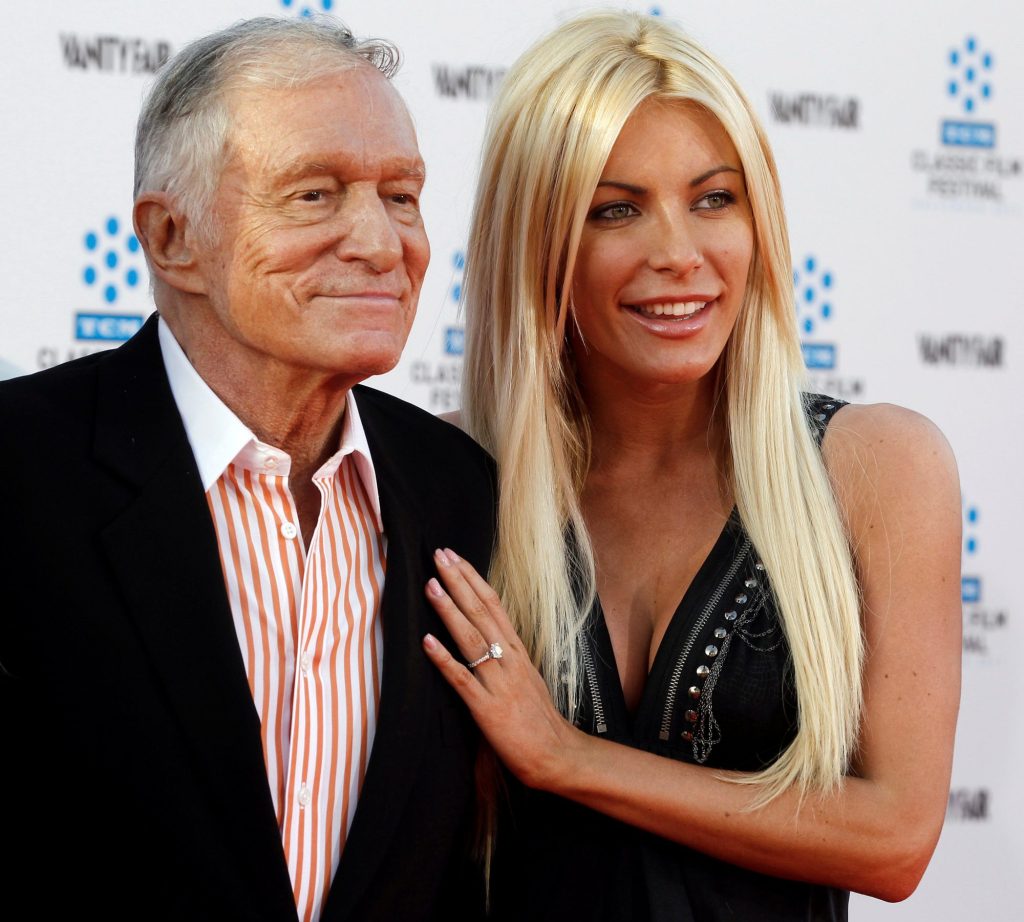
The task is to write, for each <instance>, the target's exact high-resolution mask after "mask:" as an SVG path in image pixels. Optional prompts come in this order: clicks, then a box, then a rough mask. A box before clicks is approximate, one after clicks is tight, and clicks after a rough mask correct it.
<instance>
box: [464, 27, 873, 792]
mask: <svg viewBox="0 0 1024 922" xmlns="http://www.w3.org/2000/svg"><path fill="white" fill-rule="evenodd" d="M650 98H657V99H661V100H677V101H684V100H685V101H688V102H691V103H695V104H698V105H700V106H702V107H703V108H704V109H706V110H707V111H708V112H710V113H711V114H712V115H714V116H715V117H716V118H717V119H718V121H719V122H720V123H721V124H722V126H723V127H724V129H725V130H726V132H727V133H728V135H729V137H730V138H731V139H732V142H733V144H734V146H735V148H736V151H737V152H738V154H739V157H740V160H741V162H742V165H743V170H744V174H745V177H746V186H747V193H748V197H749V201H750V207H751V212H752V215H753V222H754V239H755V245H754V256H753V261H752V264H751V266H750V271H749V274H748V281H747V290H746V294H745V301H744V306H743V308H742V310H741V311H740V314H739V319H738V320H737V323H736V327H735V330H734V331H733V334H732V336H731V338H730V340H729V343H728V345H727V347H726V350H725V353H724V355H723V357H722V359H721V366H720V368H719V369H718V371H719V377H718V380H719V381H720V382H722V393H721V394H720V396H719V399H718V403H717V406H718V410H717V411H716V412H719V413H721V414H724V417H723V421H724V423H725V426H724V429H725V431H726V433H727V449H726V450H727V457H726V469H727V477H728V478H729V486H730V488H731V490H732V493H733V495H734V497H735V500H736V505H737V508H738V511H739V514H740V517H741V520H742V523H743V526H744V527H745V529H746V530H747V533H748V534H749V536H750V538H751V540H752V541H753V544H754V546H755V548H756V549H757V553H758V555H759V558H760V559H761V560H762V561H763V563H764V565H765V567H766V569H767V572H768V575H769V577H770V579H771V584H772V588H773V590H774V593H775V597H776V601H777V604H778V610H779V614H780V617H781V621H782V625H783V629H784V631H785V634H786V637H787V640H788V642H789V646H790V649H791V651H792V663H793V674H794V678H795V682H796V691H797V698H798V701H799V725H798V729H797V732H796V737H795V739H794V740H793V742H792V743H791V745H790V746H789V747H788V748H787V749H786V750H785V751H784V752H783V753H782V754H781V755H780V756H779V758H778V759H777V760H776V761H775V762H774V763H773V764H772V765H770V766H768V767H767V768H765V769H764V770H763V771H761V772H759V773H757V774H755V775H753V776H750V777H749V779H748V780H749V781H750V782H751V783H753V784H755V785H757V792H756V794H755V796H754V799H753V802H754V803H755V804H760V803H764V802H766V801H768V800H770V799H772V798H773V797H775V796H776V795H777V794H779V793H780V792H781V791H783V790H785V789H787V788H789V787H790V786H792V785H796V786H797V787H798V788H799V790H800V791H801V793H803V792H805V791H807V790H809V789H814V790H819V791H828V790H831V789H833V788H834V787H835V786H836V785H837V784H838V783H839V781H840V779H841V778H842V776H843V775H844V774H845V773H846V772H847V771H848V769H849V766H850V762H851V759H852V756H853V750H854V747H855V745H856V737H857V731H858V724H859V719H860V711H861V683H860V674H861V662H862V639H861V627H860V615H859V596H858V589H857V584H856V580H855V577H854V568H853V562H852V557H851V552H850V548H849V545H848V542H847V537H846V534H845V532H844V529H843V525H842V521H841V519H840V515H839V512H838V510H837V507H836V503H835V500H834V497H833V494H832V490H831V488H830V485H829V482H828V478H827V475H826V473H825V470H824V468H823V465H822V461H821V457H820V454H819V451H818V449H817V447H816V445H815V442H814V439H813V437H812V435H811V434H810V431H809V428H808V423H807V419H806V416H805V412H804V407H803V403H802V397H801V384H802V382H803V380H804V365H803V359H802V355H801V351H800V345H799V341H798V335H797V328H796V317H795V310H794V304H793V287H792V277H791V274H790V273H791V262H790V253H789V243H788V237H787V230H786V219H785V214H784V212H783V208H782V199H781V193H780V188H779V180H778V174H777V171H776V167H775V162H774V159H773V157H772V153H771V150H770V148H769V146H768V141H767V139H766V137H765V134H764V130H763V129H762V127H761V125H760V124H759V122H758V120H757V118H756V116H755V115H754V113H753V110H752V108H751V106H750V103H749V102H748V101H747V99H746V98H745V97H744V95H743V93H742V91H741V90H740V88H739V87H738V86H737V85H736V83H735V81H734V80H733V79H732V77H731V76H730V75H729V74H728V73H727V72H726V71H725V70H724V69H723V68H722V66H721V65H720V64H718V62H717V61H715V60H714V58H712V57H711V56H710V55H709V54H708V53H707V52H706V51H704V50H703V49H702V48H701V47H699V46H698V45H696V44H695V43H694V42H693V41H692V40H690V39H689V38H687V37H686V36H685V35H683V34H681V33H680V32H679V31H678V30H677V29H675V28H673V27H671V26H669V25H667V24H665V23H664V22H662V21H660V20H658V19H652V18H650V17H646V16H642V15H638V14H634V13H625V12H601V13H593V14H589V15H585V16H583V17H580V18H578V19H575V20H572V21H570V22H568V23H566V24H564V25H562V26H560V27H559V28H558V29H556V30H555V31H554V32H552V33H551V34H550V35H548V36H547V37H545V38H544V39H542V40H541V41H540V42H539V43H538V44H536V45H535V46H534V47H533V48H531V49H530V50H529V51H527V52H526V54H524V55H523V56H522V57H521V58H520V59H519V61H518V62H517V63H516V64H515V65H514V66H513V67H512V69H511V70H510V71H509V72H508V74H507V75H506V77H505V79H504V82H503V84H502V89H501V92H500V94H499V96H498V99H497V100H496V102H495V105H494V108H493V110H492V112H491V116H490V121H489V125H488V133H487V139H486V142H485V147H484V154H483V165H482V173H481V177H480V182H479V187H478V192H477V198H476V206H475V211H474V216H473V223H472V229H471V232H470V240H469V250H468V256H467V269H466V278H465V283H464V293H465V294H464V298H465V310H466V329H467V338H468V344H467V350H466V355H467V358H466V364H465V368H464V379H463V400H464V410H463V414H464V419H465V425H466V426H467V428H468V429H469V431H470V432H471V433H472V435H473V436H475V437H476V438H477V439H478V440H479V441H480V442H481V444H483V445H484V446H485V447H486V448H487V449H488V450H489V451H490V452H491V453H492V454H493V455H494V457H495V459H496V460H497V462H498V470H499V478H500V488H501V499H500V508H499V525H498V536H499V538H498V551H497V556H496V559H495V561H494V566H493V570H492V576H493V580H494V584H495V587H496V589H497V590H498V591H499V593H500V594H501V596H502V598H503V599H504V602H505V605H506V607H507V609H508V612H509V615H510V617H511V619H512V621H513V623H514V624H515V626H516V628H517V629H518V631H519V633H520V635H521V637H522V638H523V641H524V643H525V644H526V647H527V649H528V650H529V651H530V653H531V655H532V657H533V659H534V662H535V663H536V665H537V666H538V667H539V668H540V670H541V672H542V673H543V675H544V677H545V679H546V681H547V683H548V686H549V688H550V691H551V695H552V697H553V699H554V700H555V702H556V703H557V705H558V706H559V707H560V708H561V709H562V711H563V712H564V713H565V714H566V715H567V716H570V717H572V716H573V715H574V713H575V709H576V707H577V703H578V699H579V690H580V687H581V676H580V665H579V649H578V635H579V632H580V630H581V627H582V623H583V620H584V617H585V615H586V612H587V611H588V610H589V608H590V606H591V604H592V603H593V600H594V596H595V588H594V587H595V575H594V559H593V552H592V549H591V544H590V540H589V538H588V535H587V530H586V528H585V526H584V524H583V518H582V514H581V510H580V493H581V490H582V487H583V482H584V479H585V477H586V474H587V467H588V463H589V434H588V428H587V413H586V408H585V407H584V406H583V404H582V401H581V399H580V395H579V393H578V391H577V388H576V383H575V380H574V377H573V373H572V370H571V367H570V365H569V364H568V363H567V347H566V324H567V323H568V322H569V303H570V299H569V293H570V291H571V288H572V279H573V270H574V266H575V262H576V255H577V251H578V248H579V242H580V233H581V230H582V228H583V225H584V220H585V217H586V214H587V211H588V208H589V206H590V202H591V197H592V195H593V192H594V189H595V188H596V186H597V183H598V180H599V179H600V176H601V172H602V170H603V169H604V165H605V162H606V160H607V158H608V155H609V153H610V152H611V149H612V146H613V145H614V143H615V140H616V138H617V137H618V135H619V132H620V130H621V129H622V127H623V125H624V124H625V122H626V120H627V119H628V118H629V116H630V114H631V113H632V112H633V111H634V110H635V109H636V107H637V106H638V105H639V104H640V103H641V102H643V101H644V100H646V99H650Z"/></svg>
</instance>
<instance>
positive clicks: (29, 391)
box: [0, 320, 494, 922]
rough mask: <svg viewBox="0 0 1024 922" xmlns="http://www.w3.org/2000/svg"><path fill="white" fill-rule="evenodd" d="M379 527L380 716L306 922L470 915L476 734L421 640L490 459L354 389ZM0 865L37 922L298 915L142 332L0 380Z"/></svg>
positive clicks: (479, 522)
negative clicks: (342, 840)
mask: <svg viewBox="0 0 1024 922" xmlns="http://www.w3.org/2000/svg"><path fill="white" fill-rule="evenodd" d="M355 394H356V400H357V402H358V404H359V412H360V416H361V418H362V421H363V424H364V427H365V429H366V434H367V439H368V441H369V444H370V450H371V453H372V455H373V462H374V467H375V469H376V473H377V478H378V489H379V493H380V502H381V512H382V516H383V520H384V528H385V532H386V534H387V538H388V558H387V574H386V578H385V585H384V595H383V600H382V604H381V618H382V625H383V634H384V665H383V675H382V691H381V700H380V709H379V715H378V725H377V730H376V737H375V739H374V743H373V749H372V752H371V756H370V761H369V765H368V768H367V774H366V780H365V783H364V786H363V790H362V793H361V797H360V801H359V805H358V809H357V812H356V816H355V819H354V821H353V825H352V829H351V832H350V835H349V838H348V841H347V844H346V847H345V851H344V854H343V856H342V858H341V861H340V864H339V867H338V869H337V872H336V874H335V876H334V880H333V883H332V885H331V889H330V894H329V897H328V900H327V903H326V905H325V908H324V912H323V915H322V918H323V919H324V920H325V922H341V920H363V919H367V920H371V919H386V920H417V919H423V920H428V919H437V918H441V917H444V918H446V919H448V918H463V917H465V916H470V917H472V916H474V915H479V914H481V885H480V880H479V873H478V872H477V870H475V868H474V866H473V864H472V862H471V860H470V858H469V850H470V844H471V843H470V839H471V832H472V811H473V758H474V753H475V747H476V744H477V735H476V731H475V728H474V727H473V725H472V722H471V720H470V719H469V716H468V714H467V712H466V710H465V708H464V707H463V705H462V704H461V702H460V701H459V700H458V699H457V697H456V696H455V695H454V693H453V692H452V691H451V690H450V689H449V688H448V687H447V686H446V684H445V682H444V681H443V680H442V679H441V677H440V675H439V674H437V673H436V671H435V670H434V667H433V666H432V665H431V664H430V663H429V662H428V661H427V660H426V658H425V656H424V654H423V652H422V650H421V647H420V641H421V638H422V636H423V634H424V633H426V632H427V631H431V632H433V633H434V634H436V635H438V636H440V637H442V638H446V636H447V635H446V634H445V631H444V629H443V627H442V625H441V623H440V622H439V620H438V619H437V617H436V616H435V615H434V613H433V611H432V610H431V609H430V607H429V605H428V604H427V603H426V601H425V598H424V593H423V587H424V583H425V581H426V580H427V579H428V578H429V576H430V575H431V574H432V572H433V565H432V559H431V552H432V550H433V548H435V547H444V546H449V547H453V548H455V549H457V550H458V551H459V552H460V553H461V554H463V555H465V556H466V558H467V559H468V560H470V561H472V562H473V563H474V564H475V565H476V566H477V567H479V568H481V569H486V567H487V564H488V562H489V556H490V550H491V546H492V542H493V529H494V525H493V522H494V487H493V483H494V478H493V469H492V465H491V463H490V460H489V459H488V457H487V456H486V455H485V454H484V452H483V451H482V450H481V449H480V448H479V447H478V446H476V445H475V444H474V443H473V442H472V441H471V440H469V439H468V438H466V437H465V436H464V435H463V434H462V433H461V432H459V431H458V430H457V429H455V428H454V427H452V426H449V425H447V424H446V423H443V422H440V421H438V420H436V419H434V418H433V417H431V416H430V415H429V414H426V413H424V412H422V411H420V410H418V409H416V408H414V407H411V406H410V405H408V404H405V403H403V402H401V401H399V400H396V399H394V398H392V397H389V396H387V395H385V394H382V393H379V392H375V391H372V390H370V389H368V388H362V387H360V388H357V389H356V391H355ZM0 445H2V446H3V448H2V452H0V456H2V458H0V464H2V471H3V473H2V476H0V523H2V528H0V532H2V537H0V579H2V582H0V663H2V666H3V672H2V674H0V734H2V735H0V741H2V743H0V746H2V755H0V761H2V764H3V772H4V777H3V778H2V779H0V780H2V782H3V787H2V791H0V797H2V799H3V804H4V807H3V810H4V813H3V822H2V826H0V832H2V835H3V838H4V840H5V843H6V845H7V848H8V850H10V849H11V848H12V847H13V849H14V850H15V853H16V858H15V861H14V863H13V865H8V866H7V867H6V868H4V869H3V870H0V874H3V877H4V879H3V882H2V891H3V894H4V897H5V898H4V904H6V905H4V906H3V908H2V909H0V911H2V912H3V913H4V915H7V914H8V912H9V910H10V902H11V900H12V897H13V895H14V894H17V895H19V896H21V897H23V898H24V899H26V900H27V901H28V904H29V905H30V906H32V907H34V909H35V910H36V911H35V912H33V913H32V916H33V917H34V918H72V917H79V916H82V915H86V914H90V913H88V910H93V912H94V913H95V915H96V916H98V917H99V918H101V919H129V918H130V919H138V920H158V919H175V920H202V919H218V920H228V919H246V920H248V919H252V920H294V919H295V918H296V912H295V906H294V903H293V898H292V893H291V884H290V880H289V876H288V871H287V867H286V864H285V861H284V856H283V850H282V845H281V837H280V833H279V830H278V827H277V822H276V819H275V815H274V811H273V807H272V802H271V798H270V792H269V787H268V784H267V779H266V772H265V768H264V761H263V752H262V747H261V742H260V735H259V721H258V718H257V714H256V711H255V708H254V705H253V701H252V696H251V694H250V692H249V688H248V684H247V682H246V676H245V671H244V667H243V664H242V658H241V653H240V651H239V647H238V641H237V638H236V635H235V632H234V628H233V625H232V621H231V613H230V607H229V604H228V600H227V596H226V593H225V589H224V580H223V575H222V572H221V566H220V560H219V556H218V551H217V541H216V534H215V532H214V529H213V525H212V521H211V518H210V514H209V510H208V507H207V504H206V499H205V496H204V494H203V490H202V486H201V483H200V480H199V475H198V471H197V468H196V463H195V459H194V458H193V456H192V452H191V450H190V448H189V444H188V441H187V438H186V435H185V432H184V429H183V426H182V423H181V419H180V416H179V415H178V412H177V408H176V406H175V404H174V400H173V398H172V396H171V392H170V388H169V385H168V382H167V378H166V375H165V373H164V369H163V365H162V362H161V358H160V352H159V343H158V340H157V336H156V324H155V320H151V321H150V322H149V323H148V324H147V325H146V326H145V327H144V328H143V330H142V331H141V332H140V333H139V334H138V335H137V336H136V337H135V338H134V339H132V340H131V341H130V342H128V343H126V344H125V345H124V346H123V347H121V348H120V349H117V350H115V351H113V352H108V353H104V354H101V355H98V356H90V357H89V358H86V359H82V360H79V361H76V362H71V363H69V364H67V365H63V366H60V367H58V368H55V369H52V370H49V371H46V372H42V373H40V374H37V375H32V376H29V377H26V378H20V379H16V380H13V381H8V382H5V383H3V384H0Z"/></svg>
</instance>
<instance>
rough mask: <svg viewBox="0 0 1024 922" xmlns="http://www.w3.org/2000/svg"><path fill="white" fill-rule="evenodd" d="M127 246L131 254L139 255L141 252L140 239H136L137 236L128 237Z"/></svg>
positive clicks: (130, 235)
mask: <svg viewBox="0 0 1024 922" xmlns="http://www.w3.org/2000/svg"><path fill="white" fill-rule="evenodd" d="M126 246H127V247H128V252H129V253H138V252H139V238H138V237H136V236H135V234H129V235H128V240H127V241H126Z"/></svg>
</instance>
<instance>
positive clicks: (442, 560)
mask: <svg viewBox="0 0 1024 922" xmlns="http://www.w3.org/2000/svg"><path fill="white" fill-rule="evenodd" d="M434 557H435V558H437V562H438V563H439V564H441V566H442V567H450V566H451V565H452V562H451V561H450V560H449V559H448V555H447V554H445V552H444V551H442V550H441V548H438V549H437V550H436V551H434Z"/></svg>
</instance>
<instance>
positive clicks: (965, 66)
mask: <svg viewBox="0 0 1024 922" xmlns="http://www.w3.org/2000/svg"><path fill="white" fill-rule="evenodd" d="M992 63H993V58H992V52H991V51H986V52H984V53H981V52H980V51H979V50H978V41H977V39H976V38H975V37H974V36H968V37H967V38H966V39H965V40H964V46H963V49H958V48H954V49H952V50H951V51H950V52H949V66H950V67H951V68H953V71H954V73H953V76H952V78H951V79H950V80H949V82H948V83H947V84H946V90H947V92H948V93H949V95H950V96H951V97H952V98H954V99H957V98H959V99H960V100H961V101H962V102H961V105H962V107H963V111H964V112H965V113H968V114H970V113H972V112H974V111H975V110H976V109H977V108H978V105H979V103H980V102H981V100H989V99H991V98H992V84H991V83H990V82H989V80H988V72H989V71H991V70H992Z"/></svg>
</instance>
